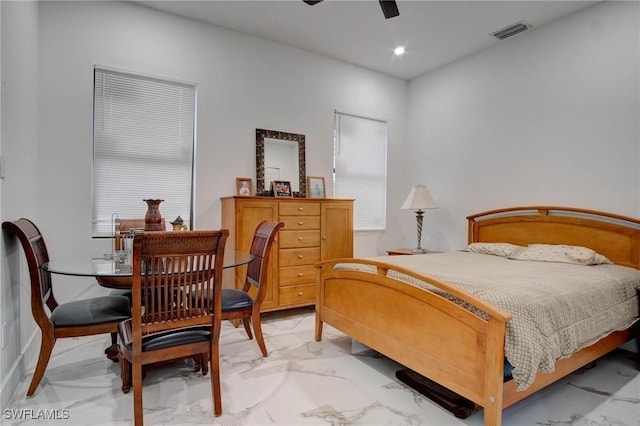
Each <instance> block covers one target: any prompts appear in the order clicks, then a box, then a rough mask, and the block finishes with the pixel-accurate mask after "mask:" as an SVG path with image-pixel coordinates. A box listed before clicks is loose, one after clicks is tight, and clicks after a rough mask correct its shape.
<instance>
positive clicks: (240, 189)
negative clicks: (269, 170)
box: [236, 177, 253, 197]
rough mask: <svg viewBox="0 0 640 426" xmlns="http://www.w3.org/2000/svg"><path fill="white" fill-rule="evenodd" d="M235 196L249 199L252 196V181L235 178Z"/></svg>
mask: <svg viewBox="0 0 640 426" xmlns="http://www.w3.org/2000/svg"><path fill="white" fill-rule="evenodd" d="M236 195H237V196H239V197H250V196H252V195H253V179H251V178H245V177H237V178H236Z"/></svg>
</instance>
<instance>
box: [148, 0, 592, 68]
mask: <svg viewBox="0 0 640 426" xmlns="http://www.w3.org/2000/svg"><path fill="white" fill-rule="evenodd" d="M137 3H140V4H143V5H145V6H148V7H151V8H154V9H158V10H162V11H166V12H169V13H172V14H175V15H180V16H185V17H188V18H193V19H196V20H199V21H203V22H207V23H210V24H213V25H217V26H221V27H225V28H228V29H232V30H236V31H240V32H243V33H247V34H252V35H255V36H258V37H261V38H265V39H268V40H272V41H276V42H280V43H283V44H287V45H290V46H294V47H299V48H302V49H305V50H309V51H312V52H315V53H319V54H322V55H325V56H329V57H332V58H336V59H340V60H343V61H346V62H349V63H352V64H356V65H359V66H363V67H366V68H370V69H372V70H376V71H379V72H382V73H384V74H388V75H392V76H396V77H400V78H403V79H411V78H413V77H416V76H419V75H421V74H423V73H425V72H427V71H430V70H433V69H435V68H437V67H439V66H442V65H444V64H447V63H449V62H452V61H455V60H456V59H459V58H462V57H464V56H466V55H469V54H471V53H473V52H477V51H479V50H482V49H485V48H487V47H490V46H492V45H494V44H497V43H508V42H509V41H508V40H505V41H499V40H497V39H495V38H494V37H491V36H490V35H489V34H490V33H492V32H494V31H497V30H500V29H502V28H504V27H507V26H509V25H512V24H515V23H517V22H519V21H526V22H527V23H529V24H531V25H533V28H532V29H531V30H530V31H533V30H535V29H536V28H537V27H540V26H542V25H544V24H545V23H547V22H550V21H552V20H555V19H558V18H560V17H563V16H566V15H569V14H571V13H574V12H576V11H578V10H580V9H584V8H586V7H589V6H591V5H593V4H594V3H596V2H595V1H564V0H555V1H553V0H552V1H539V0H538V1H503V0H501V1H482V0H474V1H455V0H444V1H431V0H422V1H418V0H412V1H411V0H398V1H397V4H398V9H399V11H400V16H397V17H395V18H390V19H386V20H385V19H384V15H383V14H382V10H381V8H380V6H379V4H378V2H377V1H373V0H324V1H323V2H321V3H318V4H316V5H314V6H309V5H307V4H305V3H304V2H303V1H302V0H279V1H275V0H255V1H246V0H234V1H221V0H209V1H203V0H197V1H188V0H184V1H166V0H163V1H139V2H137ZM524 34H526V33H524ZM524 34H521V35H519V36H516V37H522V36H524ZM398 45H403V46H405V47H406V51H407V53H406V54H405V55H404V56H402V57H395V56H394V55H393V49H394V48H395V47H396V46H398Z"/></svg>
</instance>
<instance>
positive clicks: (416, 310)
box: [315, 206, 640, 425]
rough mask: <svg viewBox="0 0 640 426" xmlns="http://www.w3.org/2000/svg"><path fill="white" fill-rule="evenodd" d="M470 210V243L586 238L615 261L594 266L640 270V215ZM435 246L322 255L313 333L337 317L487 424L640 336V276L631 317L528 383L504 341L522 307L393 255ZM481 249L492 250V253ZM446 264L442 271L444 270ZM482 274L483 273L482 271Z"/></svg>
mask: <svg viewBox="0 0 640 426" xmlns="http://www.w3.org/2000/svg"><path fill="white" fill-rule="evenodd" d="M467 220H468V242H469V244H474V243H500V244H506V245H508V244H512V245H515V246H521V247H528V246H529V245H531V244H547V245H569V246H578V247H585V248H588V249H591V250H593V251H595V252H597V253H598V254H599V255H601V256H604V258H605V260H609V261H611V262H612V263H615V265H603V266H600V265H598V266H597V267H598V268H605V267H607V268H616V269H624V270H626V271H627V272H628V273H629V274H638V273H640V272H639V271H637V270H638V269H640V220H638V219H634V218H630V217H625V216H621V215H616V214H611V213H605V212H599V211H595V210H586V209H577V208H567V207H555V206H530V207H514V208H505V209H499V210H492V211H487V212H483V213H479V214H475V215H472V216H469V217H467ZM476 245H477V244H476ZM480 245H481V244H480ZM431 256H433V259H432V262H435V261H436V260H437V259H436V258H435V256H438V255H437V254H426V255H418V256H390V257H386V258H373V259H351V258H350V259H332V260H328V261H324V262H320V263H318V264H317V266H318V269H319V272H318V274H319V285H318V294H317V299H316V332H315V338H316V340H317V341H320V340H321V339H322V328H323V324H324V323H327V324H329V325H331V326H333V327H335V328H336V329H338V330H340V331H342V332H343V333H345V334H347V335H349V336H351V337H353V338H354V339H356V340H358V341H360V342H362V343H363V344H365V345H367V346H369V347H371V348H372V349H374V350H376V351H378V352H380V353H382V354H384V355H386V356H388V357H389V358H391V359H393V360H395V361H397V362H398V363H400V364H402V365H404V366H405V367H407V368H409V369H411V370H413V371H415V372H417V373H418V374H420V375H422V376H424V377H427V378H429V379H430V380H433V381H434V382H436V383H438V384H440V385H442V386H444V387H446V388H447V389H450V390H451V391H453V392H455V393H457V394H459V395H461V396H462V397H464V398H466V399H468V400H470V401H472V402H473V403H475V404H477V405H478V406H480V407H482V408H483V409H484V423H485V425H500V424H501V421H502V410H503V409H504V408H506V407H508V406H510V405H512V404H514V403H515V402H517V401H520V400H522V399H524V398H526V397H527V396H529V395H531V394H533V393H534V392H536V391H538V390H540V389H542V388H544V387H545V386H547V385H549V384H551V383H553V382H555V381H556V380H558V379H560V378H561V377H564V376H566V375H567V374H569V373H571V372H573V371H575V370H576V369H578V368H580V367H582V366H584V365H586V364H588V363H590V362H592V361H594V360H596V359H597V358H599V357H601V356H602V355H604V354H606V353H608V352H610V351H612V350H614V349H615V348H617V347H619V346H620V345H622V344H624V343H626V342H628V341H629V340H631V339H633V338H636V339H639V340H640V337H639V334H640V333H639V331H640V330H639V329H640V327H639V322H638V321H636V320H637V317H638V295H637V293H638V291H639V290H640V287H638V286H639V285H640V282H636V283H635V284H631V293H632V294H631V297H632V298H633V300H632V303H631V305H630V304H629V300H631V299H629V297H627V302H625V303H626V305H625V308H624V309H625V311H626V314H627V316H630V317H631V321H629V322H628V323H625V324H624V325H623V326H618V327H614V328H613V329H612V330H610V331H608V332H606V333H602V332H601V334H602V335H603V336H602V337H598V340H597V341H595V339H594V341H593V342H591V341H589V344H588V345H582V346H581V345H580V344H579V343H577V345H578V347H579V349H578V350H576V351H575V352H572V353H571V354H563V355H562V356H560V357H559V359H557V360H554V362H553V365H552V366H551V368H547V370H548V371H547V372H543V371H537V372H536V373H535V374H534V375H533V378H532V379H531V380H529V381H528V382H527V383H525V384H523V383H522V382H520V383H518V382H517V381H516V380H514V379H513V377H510V378H509V379H508V380H507V379H505V359H506V358H505V346H507V347H508V345H507V343H508V340H509V338H510V337H511V334H512V328H513V325H514V324H515V323H516V322H517V320H518V319H519V316H520V311H519V310H517V309H516V311H517V312H518V313H517V314H516V315H515V316H516V318H515V319H514V315H513V314H512V313H511V312H509V311H508V310H506V309H503V308H501V307H500V306H497V305H496V304H493V303H490V302H488V301H486V300H485V298H484V297H477V296H474V294H477V293H473V292H470V291H465V290H464V289H463V288H464V287H460V286H457V285H454V284H451V283H450V282H448V281H447V280H443V279H437V278H434V277H432V276H430V275H431V274H428V273H426V272H425V270H424V268H423V270H421V271H418V270H416V268H410V267H406V266H403V262H404V264H406V262H407V261H408V260H407V259H405V260H404V261H395V258H401V257H403V258H408V257H411V258H416V260H417V259H418V258H421V257H424V259H425V260H426V259H427V258H429V257H431ZM456 256H458V257H464V256H466V255H463V254H461V253H460V254H456ZM479 256H485V257H487V258H490V259H492V260H495V258H494V257H493V256H491V255H479ZM385 259H386V260H385ZM460 262H463V260H462V259H461V260H460ZM393 263H396V264H393ZM524 263H530V262H529V261H525V262H524ZM542 263H545V262H542ZM550 263H554V262H550ZM616 265H619V266H622V268H619V267H618V266H616ZM569 266H573V265H569ZM461 267H462V266H461ZM591 267H592V266H578V267H576V268H591ZM427 270H428V269H427ZM441 272H442V271H439V273H440V276H448V275H446V274H442V273H441ZM568 275H569V274H568ZM568 275H567V276H568ZM636 276H637V275H636ZM631 277H633V275H631ZM632 279H637V278H632ZM479 281H483V279H482V277H479ZM415 282H420V283H422V284H423V286H422V287H419V286H417V285H415ZM627 287H628V285H627ZM616 291H617V290H616ZM627 293H629V290H628V289H627ZM627 296H628V294H627ZM568 310H571V309H568ZM639 343H640V342H639ZM507 365H508V364H507ZM515 367H516V366H515V365H514V369H515Z"/></svg>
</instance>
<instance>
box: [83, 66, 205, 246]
mask: <svg viewBox="0 0 640 426" xmlns="http://www.w3.org/2000/svg"><path fill="white" fill-rule="evenodd" d="M195 106H196V90H195V85H193V84H185V83H179V82H173V81H163V80H160V79H157V78H152V77H146V76H140V75H136V74H127V73H123V72H118V71H113V70H108V69H101V68H95V70H94V105H93V111H94V112H93V218H92V223H93V235H94V236H109V235H111V234H112V232H113V229H112V223H111V222H112V214H113V213H116V214H117V215H118V217H119V218H121V219H138V218H144V215H145V213H146V211H147V204H146V203H145V202H144V201H142V200H143V199H147V198H159V199H163V200H164V202H162V203H161V204H160V213H161V214H162V217H163V218H164V219H165V221H166V222H167V225H168V223H169V222H170V221H172V220H173V219H175V218H176V217H177V216H178V215H180V216H181V217H182V218H183V219H184V220H185V222H186V223H190V221H191V216H192V204H193V202H192V199H193V198H192V190H193V175H194V173H193V167H194V166H193V164H194V161H193V154H194V145H195V138H194V127H195Z"/></svg>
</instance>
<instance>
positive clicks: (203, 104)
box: [40, 2, 407, 255]
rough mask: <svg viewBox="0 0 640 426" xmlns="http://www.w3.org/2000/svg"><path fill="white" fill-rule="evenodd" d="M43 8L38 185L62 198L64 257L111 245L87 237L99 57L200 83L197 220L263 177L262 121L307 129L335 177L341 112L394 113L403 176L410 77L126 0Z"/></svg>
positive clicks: (311, 165)
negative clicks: (242, 182) (259, 161)
mask: <svg viewBox="0 0 640 426" xmlns="http://www.w3.org/2000/svg"><path fill="white" fill-rule="evenodd" d="M40 17H41V18H40V62H41V64H40V69H41V71H42V72H41V76H40V88H41V90H40V110H41V120H40V133H41V134H42V135H43V138H42V140H41V145H40V152H41V155H42V157H43V158H46V159H47V161H43V162H42V163H41V167H42V173H43V175H44V176H47V178H46V179H43V180H42V182H41V183H42V187H41V191H40V195H41V197H42V205H43V206H46V205H58V206H60V208H59V209H56V210H55V211H54V212H52V213H51V214H50V215H47V216H45V217H43V218H42V220H41V224H42V227H43V228H44V230H45V231H47V236H48V237H50V238H49V239H50V241H51V245H50V250H55V253H56V254H58V255H61V254H67V253H69V252H86V250H97V251H100V249H101V248H100V247H104V248H102V249H103V250H106V244H107V242H106V241H98V242H96V241H93V242H92V241H91V240H90V238H89V235H90V219H91V131H92V130H91V129H92V127H91V126H92V84H93V80H92V69H93V66H94V64H99V65H105V66H109V67H112V68H116V69H123V70H128V71H133V72H139V73H144V74H150V75H156V76H162V77H168V78H173V79H178V80H183V81H189V82H195V83H196V84H197V91H198V118H197V119H198V128H197V138H198V140H197V144H198V145H197V165H196V167H197V177H196V179H197V187H196V211H195V218H196V227H197V228H200V229H203V228H215V227H219V226H220V197H222V196H226V195H230V194H233V193H235V177H236V176H255V129H256V128H265V129H273V130H280V131H285V132H292V133H302V134H305V135H306V148H307V173H308V174H309V175H312V176H326V177H327V178H328V177H329V176H330V175H331V171H332V145H331V144H332V133H333V111H334V110H335V109H338V110H340V111H345V112H351V113H357V114H359V115H364V116H372V117H375V118H382V119H386V120H388V121H389V146H390V149H391V152H392V154H391V155H390V164H389V175H390V177H391V181H390V187H394V186H395V185H398V184H401V182H402V180H403V178H404V176H403V173H402V165H401V161H402V160H403V154H402V149H403V144H404V141H405V131H406V89H407V83H406V82H405V81H404V80H400V79H396V78H391V77H388V76H384V75H382V74H379V73H375V72H371V71H368V70H364V69H362V68H358V67H355V66H351V65H347V64H345V63H342V62H339V61H334V60H330V59H327V58H324V57H321V56H318V55H315V54H311V53H308V52H305V51H302V50H299V49H294V48H290V47H285V46H283V45H280V44H276V43H271V42H268V41H264V40H261V39H258V38H255V37H249V36H245V35H241V34H240V33H236V32H232V31H227V30H223V29H219V28H215V27H211V26H207V25H204V24H200V23H196V22H194V21H191V20H186V19H182V18H178V17H173V16H170V15H168V14H164V13H161V12H156V11H154V10H151V9H147V8H143V7H140V6H137V5H131V4H126V3H112V2H88V3H84V2H43V3H41V6H40ZM79 34H81V35H82V36H79ZM396 153H397V154H396ZM330 189H331V188H330V187H329V188H328V190H329V191H330ZM399 202H400V201H397V203H399ZM397 203H396V204H397ZM140 208H141V210H140V212H141V215H142V214H143V213H144V211H145V206H144V204H143V203H142V201H141V203H140ZM69 218H72V220H69ZM169 219H170V220H171V219H173V218H169ZM396 234H397V232H395V233H393V234H391V235H396ZM377 238H379V237H377ZM368 247H369V246H367V245H365V246H364V248H363V251H365V253H363V254H364V255H367V254H375V252H373V251H372V248H368ZM374 247H375V246H374Z"/></svg>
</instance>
